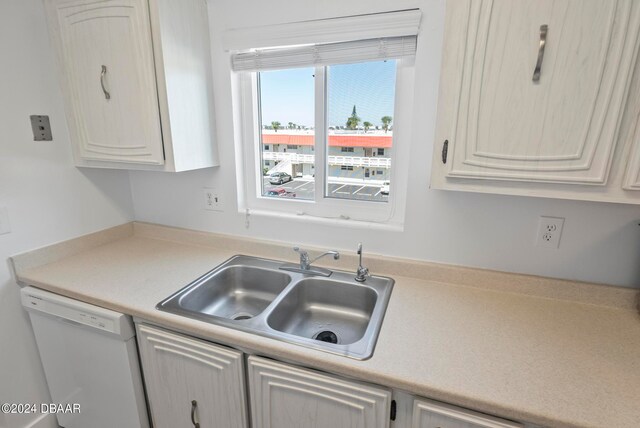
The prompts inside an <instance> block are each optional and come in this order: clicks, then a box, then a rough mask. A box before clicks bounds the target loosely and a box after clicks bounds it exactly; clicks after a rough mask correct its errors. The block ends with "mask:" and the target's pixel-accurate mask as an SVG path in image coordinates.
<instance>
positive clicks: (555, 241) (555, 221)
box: [536, 216, 564, 248]
mask: <svg viewBox="0 0 640 428" xmlns="http://www.w3.org/2000/svg"><path fill="white" fill-rule="evenodd" d="M563 226H564V218H563V217H547V216H541V217H540V219H539V220H538V233H537V235H536V245H537V246H538V247H545V248H558V247H559V246H560V237H561V236H562V227H563Z"/></svg>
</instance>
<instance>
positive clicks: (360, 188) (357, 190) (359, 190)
mask: <svg viewBox="0 0 640 428" xmlns="http://www.w3.org/2000/svg"><path fill="white" fill-rule="evenodd" d="M365 187H367V186H362V187H361V188H359V189H358V190H356V191H355V192H353V194H354V195H355V194H356V193H358V192H359V191H361V190H362V189H364V188H365Z"/></svg>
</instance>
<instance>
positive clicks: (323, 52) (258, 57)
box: [231, 36, 417, 71]
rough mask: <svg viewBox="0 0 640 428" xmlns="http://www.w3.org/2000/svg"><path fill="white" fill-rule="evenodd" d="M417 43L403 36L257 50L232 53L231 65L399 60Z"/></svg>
mask: <svg viewBox="0 0 640 428" xmlns="http://www.w3.org/2000/svg"><path fill="white" fill-rule="evenodd" d="M416 43H417V36H401V37H384V38H380V39H369V40H356V41H349V42H340V43H325V44H316V45H306V46H293V47H283V48H270V49H255V50H252V51H249V52H238V53H234V54H232V55H231V68H232V69H233V71H263V70H278V69H284V68H296V67H310V66H311V67H314V66H324V65H332V64H350V63H355V62H367V61H381V60H385V59H399V58H405V57H411V56H414V55H415V52H416Z"/></svg>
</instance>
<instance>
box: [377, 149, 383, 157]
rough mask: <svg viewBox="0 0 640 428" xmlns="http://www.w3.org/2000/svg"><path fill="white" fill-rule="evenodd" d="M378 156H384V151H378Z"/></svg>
mask: <svg viewBox="0 0 640 428" xmlns="http://www.w3.org/2000/svg"><path fill="white" fill-rule="evenodd" d="M378 155H379V156H384V149H380V148H379V149H378Z"/></svg>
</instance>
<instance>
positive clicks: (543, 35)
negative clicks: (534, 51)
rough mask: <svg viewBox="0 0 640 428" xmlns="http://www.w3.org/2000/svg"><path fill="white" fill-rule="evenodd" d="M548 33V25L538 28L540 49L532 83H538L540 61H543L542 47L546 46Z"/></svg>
mask: <svg viewBox="0 0 640 428" xmlns="http://www.w3.org/2000/svg"><path fill="white" fill-rule="evenodd" d="M548 31H549V26H548V25H546V24H545V25H541V26H540V47H539V48H538V61H537V62H536V68H535V69H534V70H533V79H532V80H533V81H534V82H539V81H540V71H541V70H542V61H543V60H544V46H545V45H546V44H547V32H548Z"/></svg>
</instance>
